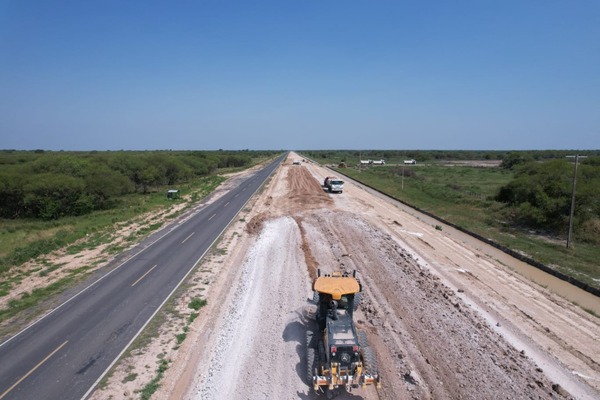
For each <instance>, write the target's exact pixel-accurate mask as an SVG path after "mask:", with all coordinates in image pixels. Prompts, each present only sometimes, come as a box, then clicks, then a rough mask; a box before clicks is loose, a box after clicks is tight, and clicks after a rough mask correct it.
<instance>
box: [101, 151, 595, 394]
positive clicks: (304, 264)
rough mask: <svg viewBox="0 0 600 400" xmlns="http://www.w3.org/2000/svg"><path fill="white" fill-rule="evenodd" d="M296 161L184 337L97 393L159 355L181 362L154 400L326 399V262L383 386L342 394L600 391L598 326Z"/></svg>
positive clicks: (221, 260) (221, 267) (165, 340)
mask: <svg viewBox="0 0 600 400" xmlns="http://www.w3.org/2000/svg"><path fill="white" fill-rule="evenodd" d="M296 158H299V157H298V156H297V155H295V154H293V153H292V154H290V156H289V158H288V160H287V161H286V162H285V163H284V164H283V165H282V166H281V167H280V168H279V169H278V170H277V172H276V173H275V175H274V176H273V178H272V179H271V180H270V181H269V183H268V184H267V185H266V187H265V188H264V189H263V190H262V191H261V193H260V194H259V195H258V196H257V197H256V198H255V199H254V200H253V203H252V204H250V205H249V206H248V207H247V209H245V210H244V211H243V212H242V213H241V214H240V217H239V219H238V220H237V221H236V222H235V223H233V224H232V225H231V227H230V228H229V229H228V230H227V231H226V232H225V234H224V237H223V240H222V242H221V244H220V245H219V247H220V248H222V249H223V250H224V251H222V252H221V253H217V254H215V255H213V256H212V257H210V258H209V259H207V260H205V261H203V262H202V264H201V265H200V266H199V267H198V268H197V272H196V273H195V275H194V276H193V277H192V278H191V281H192V282H191V283H190V288H189V293H188V294H187V295H186V294H184V295H183V297H182V301H181V304H182V305H185V304H186V301H187V300H188V299H189V298H192V297H194V296H196V295H198V293H201V294H202V296H203V297H204V298H206V299H207V301H208V304H207V305H206V306H205V307H204V308H202V309H201V310H200V312H199V316H198V317H197V318H196V319H195V320H194V321H193V323H191V324H190V325H189V327H188V328H189V330H188V331H187V338H186V339H185V341H184V342H183V343H182V344H181V345H180V346H175V345H174V339H173V328H172V327H171V328H170V329H169V328H168V327H166V326H165V329H164V330H163V335H162V336H161V337H158V338H155V339H154V340H153V341H152V342H151V343H150V344H148V345H147V346H146V348H145V349H143V350H140V351H139V352H137V353H136V354H135V355H132V356H130V357H129V358H128V359H126V360H124V361H123V362H121V363H120V365H119V367H118V368H117V370H116V371H115V373H113V375H112V376H111V378H110V379H109V381H108V382H107V384H106V385H105V388H104V389H101V390H97V391H96V393H95V394H94V396H93V398H98V399H100V398H108V397H112V398H122V397H130V398H136V397H137V394H136V390H139V387H140V385H141V384H142V383H143V382H144V379H145V380H146V381H147V380H148V379H150V378H151V377H152V376H153V374H154V370H155V365H156V363H157V361H156V360H168V364H169V367H168V368H167V369H166V371H164V375H163V376H162V379H161V380H160V388H159V389H158V391H157V392H156V393H155V395H154V397H153V398H158V399H166V398H173V399H179V398H185V399H234V400H237V399H267V398H269V399H271V398H273V399H298V398H300V399H315V398H317V397H318V396H317V395H316V394H315V393H314V392H313V391H312V388H311V387H310V386H309V385H308V382H307V381H306V372H305V371H306V359H305V354H306V353H305V351H306V349H305V343H304V342H305V340H304V338H305V332H306V330H307V329H309V327H310V326H311V310H312V308H311V307H313V306H311V303H310V301H309V299H310V298H311V297H312V292H311V286H310V285H311V277H313V276H314V273H315V271H316V268H320V269H321V270H322V271H323V272H332V271H334V270H342V271H349V272H351V271H353V270H356V271H357V275H358V277H359V278H360V279H361V281H362V284H363V289H364V295H363V302H362V303H361V307H360V309H359V311H358V312H357V313H356V314H355V319H356V320H357V325H358V327H359V328H360V329H363V330H365V331H367V333H368V339H369V342H370V344H371V346H372V347H373V348H374V349H375V351H376V353H377V357H378V364H379V371H380V375H381V376H382V379H383V386H382V388H381V389H379V390H376V389H375V388H373V387H369V388H367V389H357V390H354V391H353V392H352V393H346V392H340V393H338V394H337V397H336V398H339V399H361V398H363V399H410V398H414V399H483V398H510V399H532V398H534V399H547V398H577V399H593V398H599V397H600V364H599V363H600V333H599V332H600V319H598V318H597V317H595V316H594V315H592V314H589V313H586V312H585V311H582V310H581V309H580V308H579V307H577V306H575V305H573V304H571V303H570V302H568V301H565V300H564V299H562V298H560V297H558V296H556V295H554V294H553V293H551V292H549V291H547V290H546V289H544V288H543V287H540V286H538V285H536V284H533V283H531V282H529V281H528V280H527V279H525V278H523V277H521V276H520V275H518V274H516V273H515V272H514V271H513V270H511V269H510V268H509V267H507V266H506V265H505V263H502V262H499V261H498V260H497V259H495V258H494V257H493V256H490V255H489V254H486V253H483V252H481V251H480V250H479V249H478V248H477V247H473V246H471V244H470V243H465V242H461V241H457V240H456V239H455V238H453V237H452V236H450V235H448V234H447V233H446V232H444V231H440V230H436V229H435V227H433V226H431V225H429V224H427V223H426V222H423V221H421V220H419V219H418V218H415V216H413V215H411V214H409V213H407V212H405V211H403V210H401V209H400V208H398V207H394V206H392V205H390V203H389V202H386V201H385V200H383V199H381V198H379V197H377V196H374V195H373V194H372V193H369V192H368V191H365V190H363V189H361V188H360V187H358V186H355V185H353V184H351V183H347V184H346V187H345V190H344V193H343V194H335V195H333V194H329V193H326V192H325V191H324V190H323V188H322V187H321V185H320V183H321V182H322V181H323V178H324V176H325V175H327V171H326V170H325V169H324V168H322V167H320V166H317V165H314V164H310V163H302V164H301V165H293V164H292V160H293V159H296ZM184 309H185V307H184V306H182V310H184ZM177 329H178V328H177ZM132 371H133V372H135V373H136V376H137V377H138V379H136V380H133V379H129V380H128V379H126V377H127V376H131V374H132V373H133V372H132ZM142 371H145V374H144V373H142ZM127 374H129V375H127Z"/></svg>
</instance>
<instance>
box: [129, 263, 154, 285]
mask: <svg viewBox="0 0 600 400" xmlns="http://www.w3.org/2000/svg"><path fill="white" fill-rule="evenodd" d="M154 268H156V265H155V266H154V267H152V268H150V269H149V270H148V271H147V272H146V273H145V274H144V275H142V276H140V279H138V280H137V281H135V282H133V284H132V285H131V287H134V286H135V285H137V283H138V282H139V281H141V280H142V279H144V278H145V277H146V275H148V274H149V273H150V272H152V270H153V269H154Z"/></svg>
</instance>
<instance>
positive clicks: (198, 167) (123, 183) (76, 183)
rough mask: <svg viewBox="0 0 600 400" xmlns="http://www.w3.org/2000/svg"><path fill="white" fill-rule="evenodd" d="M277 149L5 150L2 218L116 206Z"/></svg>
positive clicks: (48, 216)
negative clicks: (133, 196) (122, 199)
mask: <svg viewBox="0 0 600 400" xmlns="http://www.w3.org/2000/svg"><path fill="white" fill-rule="evenodd" d="M272 154H275V152H256V151H252V152H251V151H247V150H245V151H238V152H235V151H212V152H208V151H153V152H134V151H117V152H96V151H92V152H48V151H42V150H37V151H10V150H5V151H0V218H8V219H15V218H39V219H44V220H52V219H57V218H60V217H64V216H76V215H83V214H87V213H90V212H92V211H94V210H102V209H108V208H111V207H114V206H116V205H117V204H118V200H119V197H120V196H124V195H127V194H131V193H148V192H149V191H152V190H155V189H156V188H160V187H164V186H167V185H171V186H172V185H177V184H181V183H184V182H189V181H190V180H192V179H194V178H196V177H202V176H207V175H209V174H212V173H215V172H216V171H217V170H218V169H219V168H234V167H248V166H250V165H251V163H252V160H253V158H256V157H262V156H269V155H272Z"/></svg>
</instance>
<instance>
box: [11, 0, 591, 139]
mask: <svg viewBox="0 0 600 400" xmlns="http://www.w3.org/2000/svg"><path fill="white" fill-rule="evenodd" d="M221 148H222V149H232V150H237V149H449V150H452V149H599V148H600V1H598V0H563V1H556V0H535V1H534V0H531V1H530V0H515V1H510V0H508V1H507V0H494V1H492V0H473V1H460V0H457V1H448V0H443V1H416V0H415V1H400V0H396V1H367V0H361V1H350V0H345V1H334V0H314V1H309V0H277V1H254V0H253V1H225V0H220V1H219V0H215V1H202V0H197V1H185V2H175V1H164V2H157V1H146V0H144V1H108V0H102V1H79V0H73V1H60V0H56V1H46V0H44V1H38V0H0V149H25V150H27V149H47V150H119V149H140V150H146V149H149V150H152V149H174V150H187V149H194V150H203V149H204V150H214V149H221Z"/></svg>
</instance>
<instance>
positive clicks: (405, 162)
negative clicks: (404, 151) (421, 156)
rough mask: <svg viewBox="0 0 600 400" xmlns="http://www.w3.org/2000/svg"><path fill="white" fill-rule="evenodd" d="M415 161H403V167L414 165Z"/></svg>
mask: <svg viewBox="0 0 600 400" xmlns="http://www.w3.org/2000/svg"><path fill="white" fill-rule="evenodd" d="M416 164H417V160H404V165H416Z"/></svg>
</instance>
